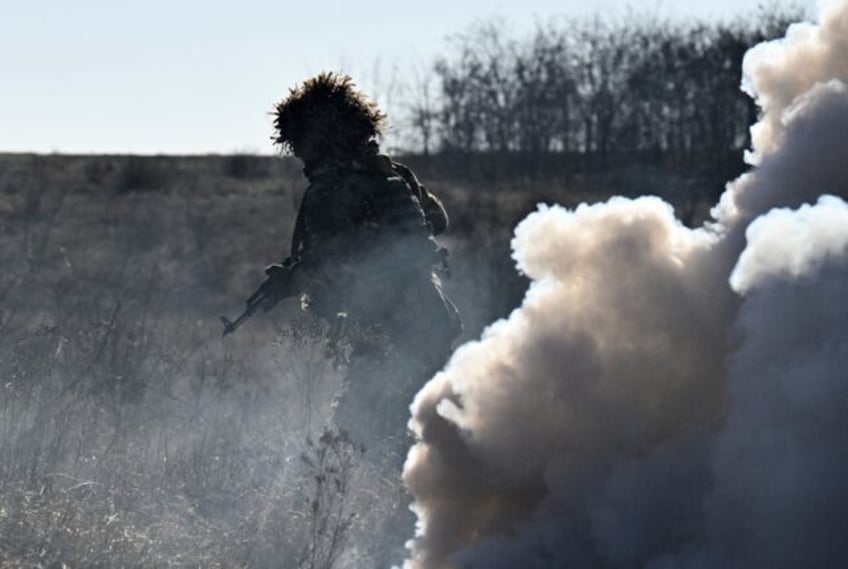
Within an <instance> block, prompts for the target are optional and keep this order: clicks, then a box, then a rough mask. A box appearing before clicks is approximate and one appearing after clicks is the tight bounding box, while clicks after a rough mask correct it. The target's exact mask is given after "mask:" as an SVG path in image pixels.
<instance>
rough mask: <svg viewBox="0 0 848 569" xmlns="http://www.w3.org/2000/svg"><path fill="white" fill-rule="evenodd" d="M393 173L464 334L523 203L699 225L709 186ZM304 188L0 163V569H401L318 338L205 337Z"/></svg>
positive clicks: (226, 168) (483, 319)
mask: <svg viewBox="0 0 848 569" xmlns="http://www.w3.org/2000/svg"><path fill="white" fill-rule="evenodd" d="M411 163H412V164H413V165H414V166H416V168H417V170H418V171H419V174H420V177H421V178H422V180H423V181H424V182H425V183H426V184H427V185H428V186H429V187H430V188H431V189H432V190H433V191H435V192H436V193H437V194H438V195H439V196H440V197H441V198H442V199H443V200H444V202H445V204H446V206H447V209H448V211H449V213H450V215H451V218H452V227H451V229H450V231H449V232H448V234H447V235H446V236H445V238H444V239H443V242H444V244H446V245H447V246H448V247H449V248H450V249H451V251H452V255H451V264H452V267H453V270H452V273H453V276H452V278H451V279H449V280H448V281H447V282H446V289H447V291H448V293H449V294H450V295H451V296H452V297H453V298H454V300H455V301H456V303H457V305H458V306H459V308H460V310H461V311H462V313H463V316H464V319H465V322H466V332H465V336H464V338H465V339H471V338H474V337H476V336H477V335H478V334H479V332H480V330H481V329H482V328H483V327H484V326H485V325H486V324H488V323H490V322H491V321H493V320H494V319H496V318H498V317H501V316H504V315H506V314H508V313H509V311H510V310H511V309H512V308H514V307H515V306H517V304H518V303H519V302H520V300H521V298H522V295H523V292H524V290H525V288H526V282H525V281H524V279H523V278H522V277H520V276H519V275H517V274H516V272H515V270H514V268H513V263H512V260H511V258H510V255H509V240H510V237H511V232H512V228H513V227H514V225H515V223H516V222H517V221H519V220H520V219H521V218H522V217H523V216H524V215H525V214H526V213H528V212H529V211H531V210H532V209H534V208H535V206H536V204H537V203H539V202H557V203H563V204H565V205H574V204H577V203H579V202H581V201H596V200H600V199H605V198H606V197H608V196H609V195H611V194H616V193H623V194H625V195H637V194H639V193H658V194H660V195H662V196H664V197H666V198H667V199H669V200H671V201H672V202H673V203H675V205H676V206H677V207H678V209H679V211H680V212H681V215H683V216H684V217H686V218H687V219H688V220H689V221H690V222H697V221H698V220H700V219H703V218H704V217H705V215H706V212H707V208H708V206H709V203H710V200H711V199H712V198H713V197H714V195H715V194H717V192H718V191H720V189H721V187H720V184H719V185H718V187H716V185H715V184H711V183H710V182H709V181H707V182H705V181H703V180H693V179H690V178H687V177H685V176H679V175H678V176H671V175H660V174H658V173H657V172H656V171H651V170H648V169H641V170H640V169H639V168H636V167H631V168H629V169H626V170H621V171H615V172H608V173H604V174H603V175H597V176H586V175H584V176H572V177H569V178H567V179H565V178H564V179H562V180H553V181H552V180H547V181H546V180H511V181H496V180H485V181H484V180H479V179H477V180H476V181H475V180H469V179H462V178H457V177H448V176H446V175H445V176H440V175H439V171H440V170H439V164H438V163H436V162H426V161H424V160H423V159H421V158H418V159H412V160H411ZM304 189H305V180H304V179H303V178H302V176H301V174H300V168H299V165H298V164H297V163H296V162H295V161H294V160H291V159H279V158H270V157H264V158H260V157H253V156H209V157H134V156H80V157H74V156H35V155H0V235H2V238H0V260H2V266H3V270H2V272H0V374H2V376H0V379H2V381H1V382H0V490H2V491H0V567H4V568H5V567H9V568H11V567H50V568H61V567H74V568H76V567H286V568H288V567H310V568H319V567H322V568H329V567H361V566H372V567H382V566H386V567H388V566H389V562H391V561H393V562H395V563H397V562H399V561H400V560H401V557H399V555H401V553H402V552H401V551H400V547H401V546H402V544H403V541H404V539H405V538H408V537H410V534H409V533H408V531H411V527H409V526H407V525H404V524H408V523H409V520H408V519H407V518H403V516H402V515H401V517H400V518H398V516H399V514H398V512H402V511H403V510H404V507H405V497H404V495H403V490H402V488H401V485H400V481H399V477H398V474H399V472H398V469H397V467H398V465H397V464H396V463H393V464H391V465H389V464H387V463H385V462H381V461H380V460H374V459H373V458H369V455H368V453H367V452H365V451H363V449H362V448H361V444H362V443H366V446H368V443H370V442H371V441H356V440H351V439H350V438H349V437H346V436H345V435H344V434H343V433H339V432H337V431H335V430H333V428H332V426H331V424H330V422H329V420H328V418H329V417H330V416H331V412H332V411H331V407H332V404H333V400H334V398H335V397H336V395H337V394H338V393H339V392H340V390H341V389H342V381H343V380H342V375H343V374H342V373H341V372H340V371H339V370H336V369H335V368H334V367H333V366H332V364H331V362H329V361H328V359H327V357H326V356H325V353H324V347H323V343H322V330H321V329H320V327H319V326H316V324H315V323H314V322H312V321H311V320H310V319H309V318H308V315H305V314H303V313H302V312H300V311H299V308H298V306H297V305H296V303H295V302H294V301H289V302H285V303H283V304H282V305H280V306H279V307H278V308H277V309H276V310H275V311H274V312H273V313H271V314H270V315H268V316H264V315H262V316H259V317H257V318H256V319H255V320H254V321H251V322H250V323H249V324H248V325H247V326H245V328H243V329H241V330H239V332H238V333H237V334H235V335H233V336H230V337H227V338H221V336H220V333H221V328H220V324H219V322H218V319H217V318H218V315H219V314H225V313H226V314H228V315H233V314H235V313H237V312H238V311H239V310H240V309H241V307H242V305H241V303H242V300H243V298H244V297H245V296H246V295H247V294H248V293H249V292H251V291H252V290H253V288H254V287H255V286H256V285H257V284H258V283H259V282H260V280H261V278H262V268H263V267H264V266H265V265H266V264H268V263H270V262H275V261H279V260H281V259H282V258H284V257H285V256H286V251H287V247H288V244H289V238H290V235H291V230H292V226H293V222H294V218H295V215H296V211H297V206H298V203H299V200H300V197H301V196H302V194H303V191H304ZM401 518H403V520H404V521H403V523H395V522H396V520H398V519H401ZM393 520H394V521H393ZM390 525H391V526H392V527H393V528H394V530H395V533H394V534H393V533H392V531H391V528H390V527H389V526H390Z"/></svg>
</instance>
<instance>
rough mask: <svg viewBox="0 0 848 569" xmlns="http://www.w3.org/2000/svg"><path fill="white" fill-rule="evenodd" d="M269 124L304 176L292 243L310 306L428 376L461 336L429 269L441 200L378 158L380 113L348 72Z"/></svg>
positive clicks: (317, 83)
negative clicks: (374, 337)
mask: <svg viewBox="0 0 848 569" xmlns="http://www.w3.org/2000/svg"><path fill="white" fill-rule="evenodd" d="M274 119H275V120H274V126H275V130H276V134H275V137H274V141H275V142H277V143H278V144H280V145H282V147H283V149H284V150H289V151H291V152H292V153H293V154H294V155H295V156H297V157H298V158H300V159H301V161H302V162H303V165H304V169H303V171H304V174H305V175H306V177H307V178H308V179H309V187H308V189H307V190H306V193H305V194H304V197H303V201H302V203H301V206H300V211H299V212H298V216H297V221H296V224H295V229H294V235H293V237H292V246H291V258H292V259H299V264H298V267H297V271H296V273H297V282H298V285H299V287H300V289H301V290H302V291H303V292H304V296H305V298H306V303H307V304H308V306H309V308H310V309H312V310H314V311H315V312H316V313H317V314H318V315H320V316H321V317H323V318H324V319H326V320H327V321H328V322H330V323H331V324H332V326H333V327H336V328H338V327H339V326H341V327H342V328H345V329H357V330H359V331H360V332H362V331H363V330H364V331H365V333H364V334H363V336H367V335H368V334H370V333H376V334H379V335H380V336H382V337H383V338H388V339H390V344H391V345H392V347H393V348H394V349H399V350H401V351H403V352H404V353H405V354H406V355H407V356H409V357H412V358H414V359H417V360H418V361H419V362H420V363H421V364H423V365H424V366H425V367H426V368H428V369H427V371H428V372H433V371H435V368H436V367H437V366H439V365H441V364H442V363H444V359H445V358H446V356H447V355H448V353H449V350H450V346H451V343H452V341H453V340H454V339H455V338H456V336H457V335H458V334H459V332H460V331H461V323H460V319H459V316H458V313H457V310H456V308H455V307H454V305H453V304H452V303H451V302H450V300H448V298H447V297H446V296H445V295H444V293H443V291H442V288H441V284H440V282H439V278H438V276H437V274H436V272H435V271H434V268H435V267H436V266H437V265H439V264H440V263H442V262H443V260H444V253H445V250H444V249H441V248H440V247H439V246H438V244H437V243H436V241H435V239H434V236H435V235H438V234H440V233H442V232H444V231H445V229H446V228H447V226H448V217H447V214H446V213H445V210H444V207H443V206H442V204H441V202H440V201H439V200H438V199H437V198H436V197H435V196H434V195H433V194H432V193H430V192H429V191H427V189H426V188H425V187H424V186H423V185H421V184H420V183H419V182H418V180H417V179H416V177H415V175H414V174H413V173H412V171H411V170H410V169H409V168H407V167H405V166H403V165H401V164H398V163H397V162H394V161H392V160H391V159H390V158H389V157H388V156H386V155H384V154H381V153H380V152H379V147H378V143H377V140H376V138H377V136H378V135H380V134H381V133H382V129H383V127H384V123H385V119H386V117H385V115H384V114H383V113H382V112H380V110H379V109H378V108H377V107H376V105H375V104H374V103H373V102H371V101H370V100H368V99H367V98H366V97H365V96H364V95H363V94H362V93H361V92H360V91H358V90H356V89H355V88H354V85H353V83H352V80H351V78H350V77H348V76H346V75H337V74H333V73H322V74H320V75H318V76H317V77H314V78H312V79H308V80H307V81H305V82H304V83H303V84H302V85H301V86H299V87H297V88H295V89H292V90H291V91H290V93H289V95H288V97H286V98H285V99H284V100H283V101H281V102H280V103H279V104H277V106H276V108H275V113H274ZM362 345H363V344H359V346H357V344H356V343H354V351H356V350H357V349H363V348H362Z"/></svg>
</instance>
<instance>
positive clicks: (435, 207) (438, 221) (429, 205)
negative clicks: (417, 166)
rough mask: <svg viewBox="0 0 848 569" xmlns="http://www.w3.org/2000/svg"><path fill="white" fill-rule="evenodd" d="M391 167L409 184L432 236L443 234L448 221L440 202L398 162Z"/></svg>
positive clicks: (446, 213)
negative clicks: (431, 231)
mask: <svg viewBox="0 0 848 569" xmlns="http://www.w3.org/2000/svg"><path fill="white" fill-rule="evenodd" d="M393 166H394V168H395V171H396V172H397V173H398V174H400V176H401V177H402V178H403V179H404V180H405V181H406V183H407V184H409V187H410V188H411V189H412V191H413V193H414V194H415V197H417V198H418V203H420V204H421V209H422V210H424V215H425V216H426V217H427V222H428V223H429V224H430V228H431V229H432V230H433V235H439V234H441V233H444V232H445V230H447V228H448V223H449V220H448V212H447V211H445V206H444V205H442V202H441V200H440V199H439V198H437V197H436V196H435V195H433V194H432V193H431V192H430V191H428V190H427V188H426V187H424V184H422V183H421V182H419V181H418V178H417V177H416V176H415V174H414V173H413V172H412V170H410V169H409V168H408V167H407V166H404V165H403V164H400V163H398V162H395V163H394V164H393Z"/></svg>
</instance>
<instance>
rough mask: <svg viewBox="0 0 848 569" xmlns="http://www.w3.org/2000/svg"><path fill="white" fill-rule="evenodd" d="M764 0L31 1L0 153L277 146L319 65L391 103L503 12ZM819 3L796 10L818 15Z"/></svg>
mask: <svg viewBox="0 0 848 569" xmlns="http://www.w3.org/2000/svg"><path fill="white" fill-rule="evenodd" d="M760 3H761V2H760V1H759V0H715V1H713V2H711V3H705V2H697V1H695V0H684V1H682V2H677V3H671V2H663V1H661V0H631V1H626V0H600V1H597V2H594V3H591V4H587V3H582V2H577V1H576V0H566V1H556V0H524V1H522V2H504V1H501V2H489V1H486V0H465V1H461V2H455V1H454V2H451V1H448V0H435V1H432V2H427V3H421V2H411V1H404V2H398V1H396V2H391V1H389V0H373V1H370V2H367V3H362V4H361V7H358V8H357V9H352V8H351V5H350V4H349V3H346V2H342V1H341V0H327V1H324V2H270V1H267V0H248V1H246V2H241V3H239V4H238V5H236V4H234V3H232V2H222V1H220V0H214V1H210V2H205V3H203V4H202V8H199V6H200V4H198V3H196V2H187V1H184V0H180V1H168V2H166V1H165V0H152V1H150V2H145V3H133V2H106V1H97V0H79V1H77V2H60V1H57V0H33V1H29V2H11V1H8V0H6V1H5V2H4V4H3V7H2V11H0V14H2V17H0V77H1V78H2V79H0V82H2V88H0V152H10V151H14V152H29V151H35V152H54V151H58V152H65V153H87V152H139V153H166V154H183V153H207V152H221V153H226V152H232V151H236V150H251V151H260V152H269V151H272V150H273V149H272V147H271V144H270V142H269V136H270V131H271V128H270V120H269V116H268V111H269V110H270V109H271V108H272V106H273V104H274V102H275V101H276V100H277V99H278V98H280V97H282V96H283V95H284V94H285V92H286V91H287V89H288V88H289V87H291V86H293V85H295V84H297V83H298V82H300V81H302V80H303V79H304V78H305V77H306V76H308V75H311V74H314V73H316V72H318V71H320V70H324V69H332V70H342V71H345V72H347V73H350V74H352V75H353V76H354V77H355V79H356V80H357V82H358V83H359V84H360V86H362V87H363V88H365V89H366V90H368V91H369V93H371V94H372V95H374V96H375V97H376V98H377V99H378V101H379V102H380V103H381V104H383V105H384V106H386V107H388V108H389V109H390V110H393V111H396V112H400V110H399V109H396V108H395V107H394V106H393V105H392V100H391V99H392V97H393V96H394V97H395V98H396V96H397V89H396V87H395V86H393V84H392V79H393V78H405V77H409V75H410V73H411V70H412V69H413V68H417V69H419V70H426V69H427V68H428V67H429V64H430V63H431V62H432V60H433V58H434V57H435V56H436V55H437V54H439V53H442V52H444V51H445V50H446V47H447V45H446V38H447V37H448V36H450V35H451V34H456V33H460V32H462V31H463V30H464V29H466V28H467V27H468V26H469V25H470V24H471V23H473V22H474V21H475V20H479V19H481V18H488V17H492V16H495V17H500V18H503V19H504V20H505V21H508V22H509V24H510V26H511V29H512V30H513V31H514V32H516V33H521V32H524V31H528V30H530V29H532V27H533V25H534V24H535V23H536V22H539V21H545V20H547V19H549V18H551V17H554V16H562V15H566V16H586V15H589V14H591V13H592V12H597V13H599V14H604V15H616V14H617V15H623V14H624V11H625V7H626V6H629V7H632V8H634V9H635V10H636V11H637V12H640V13H644V12H647V13H651V14H657V15H658V16H663V17H666V16H668V17H676V18H688V17H697V18H715V17H720V18H731V17H744V16H745V15H749V16H750V14H752V13H753V12H754V10H755V9H756V7H757V5H758V4H760ZM813 3H814V0H803V1H802V2H800V3H799V5H801V6H804V7H806V8H807V9H808V10H811V7H812V5H813Z"/></svg>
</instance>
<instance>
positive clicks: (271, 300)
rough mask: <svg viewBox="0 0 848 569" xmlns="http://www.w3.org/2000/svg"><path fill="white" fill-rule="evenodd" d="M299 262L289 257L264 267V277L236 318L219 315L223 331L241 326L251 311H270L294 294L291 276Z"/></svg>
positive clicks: (234, 329)
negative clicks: (279, 262) (280, 262)
mask: <svg viewBox="0 0 848 569" xmlns="http://www.w3.org/2000/svg"><path fill="white" fill-rule="evenodd" d="M299 262H300V259H299V258H297V259H292V258H291V257H289V258H288V259H286V260H285V261H283V262H282V264H277V263H275V264H273V265H268V266H267V267H265V275H266V278H265V280H264V281H262V284H261V285H259V288H258V289H256V291H255V292H254V293H253V294H251V295H250V296H249V297H247V301H246V303H247V308H245V309H244V312H242V313H241V314H240V315H239V317H238V318H236V319H235V320H230V319H229V318H227V317H226V316H221V317H220V318H221V323H222V324H223V325H224V333H223V335H224V336H226V335H227V334H230V333H232V332H235V331H236V329H237V328H238V327H239V326H241V325H242V324H243V323H244V321H245V320H247V319H248V318H250V317H251V316H253V313H254V312H256V311H257V310H259V309H260V308H261V309H262V311H263V312H270V311H271V309H272V308H274V307H275V306H276V305H277V303H278V302H280V301H281V300H282V299H284V298H287V297H289V296H294V295H295V294H297V293H298V290H297V288H296V287H295V285H294V281H293V278H292V275H293V271H294V268H295V267H296V266H297V264H298V263H299Z"/></svg>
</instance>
